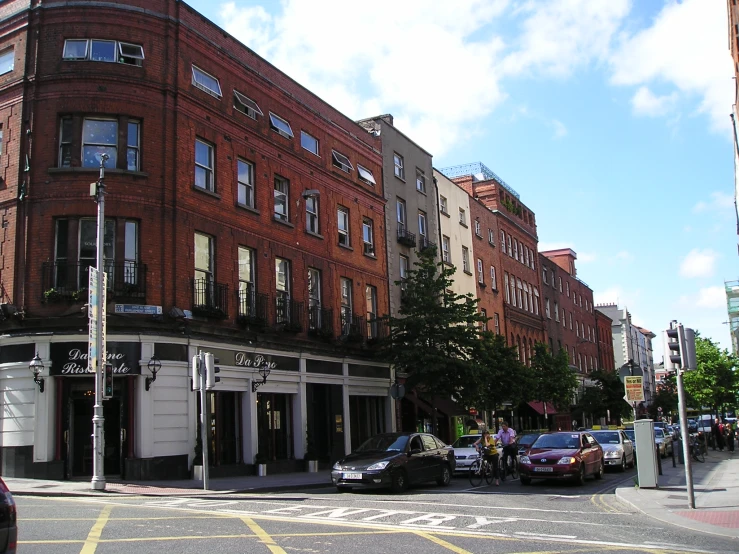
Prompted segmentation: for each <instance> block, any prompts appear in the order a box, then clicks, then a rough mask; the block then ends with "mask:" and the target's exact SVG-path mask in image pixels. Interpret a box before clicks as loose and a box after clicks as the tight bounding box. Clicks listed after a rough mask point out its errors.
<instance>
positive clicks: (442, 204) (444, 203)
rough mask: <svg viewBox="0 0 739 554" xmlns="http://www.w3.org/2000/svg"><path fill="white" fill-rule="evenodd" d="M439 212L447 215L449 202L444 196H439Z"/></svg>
mask: <svg viewBox="0 0 739 554" xmlns="http://www.w3.org/2000/svg"><path fill="white" fill-rule="evenodd" d="M439 211H441V213H443V214H444V215H449V202H448V200H447V199H446V196H442V195H439Z"/></svg>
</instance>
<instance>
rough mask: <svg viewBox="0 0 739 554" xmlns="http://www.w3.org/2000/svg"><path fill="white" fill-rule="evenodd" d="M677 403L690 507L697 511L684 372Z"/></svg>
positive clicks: (680, 372)
mask: <svg viewBox="0 0 739 554" xmlns="http://www.w3.org/2000/svg"><path fill="white" fill-rule="evenodd" d="M677 402H678V410H679V411H680V435H681V436H682V437H683V441H682V442H683V459H684V460H685V484H686V486H687V489H688V506H689V507H690V508H691V509H692V510H695V493H694V492H693V460H692V459H691V457H690V435H689V434H688V408H687V405H686V404H685V389H684V388H683V370H682V369H678V371H677Z"/></svg>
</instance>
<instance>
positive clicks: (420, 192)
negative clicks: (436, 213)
mask: <svg viewBox="0 0 739 554" xmlns="http://www.w3.org/2000/svg"><path fill="white" fill-rule="evenodd" d="M416 192H418V193H419V194H423V195H424V196H428V193H427V192H426V191H425V190H421V189H419V188H418V187H416Z"/></svg>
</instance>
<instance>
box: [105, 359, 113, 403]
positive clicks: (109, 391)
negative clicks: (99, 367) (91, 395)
mask: <svg viewBox="0 0 739 554" xmlns="http://www.w3.org/2000/svg"><path fill="white" fill-rule="evenodd" d="M108 398H113V364H105V377H104V379H103V399H105V400H107V399H108Z"/></svg>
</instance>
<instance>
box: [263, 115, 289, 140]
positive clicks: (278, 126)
mask: <svg viewBox="0 0 739 554" xmlns="http://www.w3.org/2000/svg"><path fill="white" fill-rule="evenodd" d="M269 121H270V123H271V124H272V128H273V129H275V130H277V131H280V132H281V133H284V134H285V135H287V136H289V137H290V138H292V137H293V130H292V129H291V128H290V124H289V123H288V122H287V121H285V120H284V119H282V118H281V117H279V116H276V115H275V114H273V113H272V112H270V113H269Z"/></svg>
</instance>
